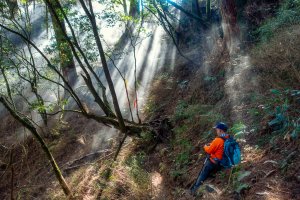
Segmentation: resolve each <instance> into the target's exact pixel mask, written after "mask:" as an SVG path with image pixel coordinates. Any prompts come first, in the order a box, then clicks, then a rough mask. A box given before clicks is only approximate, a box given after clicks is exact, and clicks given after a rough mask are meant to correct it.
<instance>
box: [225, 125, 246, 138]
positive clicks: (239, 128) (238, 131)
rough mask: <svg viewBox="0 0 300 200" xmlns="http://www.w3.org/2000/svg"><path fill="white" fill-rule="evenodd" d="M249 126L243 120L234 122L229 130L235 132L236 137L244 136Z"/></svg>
mask: <svg viewBox="0 0 300 200" xmlns="http://www.w3.org/2000/svg"><path fill="white" fill-rule="evenodd" d="M246 128H247V126H246V125H245V124H244V123H243V122H237V123H235V124H233V126H232V127H231V128H230V130H229V132H231V133H233V135H234V137H236V138H239V137H242V136H243V135H244V133H245V131H246Z"/></svg>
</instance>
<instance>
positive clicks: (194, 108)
mask: <svg viewBox="0 0 300 200" xmlns="http://www.w3.org/2000/svg"><path fill="white" fill-rule="evenodd" d="M212 108H213V107H212V106H210V105H202V104H195V105H189V104H188V103H187V102H186V101H182V100H181V101H179V102H178V104H177V106H176V109H175V114H174V116H173V118H172V120H173V121H174V122H177V121H180V120H185V119H188V120H193V118H194V117H195V116H196V115H203V114H206V113H208V112H209V110H211V109H212Z"/></svg>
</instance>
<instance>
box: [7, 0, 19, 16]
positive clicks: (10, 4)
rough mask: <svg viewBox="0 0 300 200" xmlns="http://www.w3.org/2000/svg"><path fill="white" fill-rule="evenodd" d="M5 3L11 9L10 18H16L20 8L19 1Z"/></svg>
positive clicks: (12, 0) (9, 0) (11, 0)
mask: <svg viewBox="0 0 300 200" xmlns="http://www.w3.org/2000/svg"><path fill="white" fill-rule="evenodd" d="M5 1H6V4H7V6H8V8H9V14H10V18H14V17H15V14H16V13H17V11H18V8H19V6H18V1H17V0H5Z"/></svg>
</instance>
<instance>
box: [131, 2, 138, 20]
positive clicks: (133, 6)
mask: <svg viewBox="0 0 300 200" xmlns="http://www.w3.org/2000/svg"><path fill="white" fill-rule="evenodd" d="M138 14H139V4H138V0H130V8H129V16H131V17H136V16H137V15H138Z"/></svg>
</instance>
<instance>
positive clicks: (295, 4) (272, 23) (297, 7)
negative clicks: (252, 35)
mask: <svg viewBox="0 0 300 200" xmlns="http://www.w3.org/2000/svg"><path fill="white" fill-rule="evenodd" d="M299 23H300V0H285V1H283V2H282V4H281V6H280V8H279V10H278V12H277V14H276V16H275V17H274V18H271V19H269V20H267V21H266V22H265V23H264V25H262V26H261V27H259V28H258V30H257V31H256V33H257V34H259V37H260V39H261V41H263V42H267V41H269V39H270V38H271V37H272V36H273V35H274V33H275V32H276V30H278V29H280V28H285V27H286V26H289V25H293V24H299Z"/></svg>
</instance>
